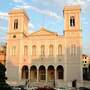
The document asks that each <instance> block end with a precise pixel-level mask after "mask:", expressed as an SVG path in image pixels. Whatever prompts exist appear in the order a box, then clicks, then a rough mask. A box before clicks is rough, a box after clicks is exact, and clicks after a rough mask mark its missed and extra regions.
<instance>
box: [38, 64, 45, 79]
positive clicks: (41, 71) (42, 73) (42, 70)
mask: <svg viewBox="0 0 90 90" xmlns="http://www.w3.org/2000/svg"><path fill="white" fill-rule="evenodd" d="M39 80H46V69H45V66H43V65H41V66H40V67H39Z"/></svg>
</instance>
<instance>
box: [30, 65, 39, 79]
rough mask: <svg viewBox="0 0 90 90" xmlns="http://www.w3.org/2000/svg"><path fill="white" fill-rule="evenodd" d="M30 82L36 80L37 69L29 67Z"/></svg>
mask: <svg viewBox="0 0 90 90" xmlns="http://www.w3.org/2000/svg"><path fill="white" fill-rule="evenodd" d="M30 80H31V81H36V80H37V68H36V66H31V69H30Z"/></svg>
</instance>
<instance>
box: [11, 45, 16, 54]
mask: <svg viewBox="0 0 90 90" xmlns="http://www.w3.org/2000/svg"><path fill="white" fill-rule="evenodd" d="M12 55H13V56H14V55H16V46H13V47H12Z"/></svg>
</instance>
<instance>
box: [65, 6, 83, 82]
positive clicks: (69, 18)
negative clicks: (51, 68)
mask: <svg viewBox="0 0 90 90" xmlns="http://www.w3.org/2000/svg"><path fill="white" fill-rule="evenodd" d="M80 11H81V9H80V6H78V5H73V6H65V7H64V35H65V48H66V49H65V62H66V63H67V64H66V65H65V67H66V81H69V82H71V81H73V80H74V79H76V80H77V81H80V80H82V69H81V54H82V52H81V51H82V36H81V30H80V28H81V27H80Z"/></svg>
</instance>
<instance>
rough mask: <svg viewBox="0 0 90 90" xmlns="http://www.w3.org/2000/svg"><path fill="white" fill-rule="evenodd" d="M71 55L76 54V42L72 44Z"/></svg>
mask: <svg viewBox="0 0 90 90" xmlns="http://www.w3.org/2000/svg"><path fill="white" fill-rule="evenodd" d="M71 55H72V56H75V55H76V45H75V44H72V45H71Z"/></svg>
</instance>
